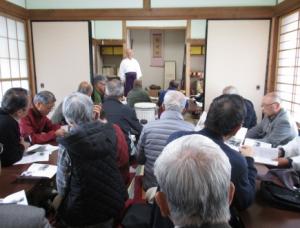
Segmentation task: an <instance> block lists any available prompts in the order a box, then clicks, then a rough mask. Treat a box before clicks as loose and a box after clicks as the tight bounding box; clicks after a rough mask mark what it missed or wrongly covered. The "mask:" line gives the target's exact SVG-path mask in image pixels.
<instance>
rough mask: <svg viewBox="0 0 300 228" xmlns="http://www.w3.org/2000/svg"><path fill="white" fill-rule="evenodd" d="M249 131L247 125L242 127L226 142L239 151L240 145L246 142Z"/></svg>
mask: <svg viewBox="0 0 300 228" xmlns="http://www.w3.org/2000/svg"><path fill="white" fill-rule="evenodd" d="M247 131H248V128H245V127H242V128H240V130H239V131H238V132H237V133H236V134H235V135H234V136H232V137H231V138H230V139H228V140H227V141H226V142H225V143H226V144H227V145H228V146H230V147H231V148H232V149H234V150H236V151H239V148H240V146H241V145H242V143H243V142H244V139H245V136H246V133H247Z"/></svg>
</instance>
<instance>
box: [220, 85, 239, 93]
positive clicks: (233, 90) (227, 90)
mask: <svg viewBox="0 0 300 228" xmlns="http://www.w3.org/2000/svg"><path fill="white" fill-rule="evenodd" d="M223 94H239V91H238V90H237V88H235V87H234V86H232V85H230V86H226V87H225V88H224V89H223Z"/></svg>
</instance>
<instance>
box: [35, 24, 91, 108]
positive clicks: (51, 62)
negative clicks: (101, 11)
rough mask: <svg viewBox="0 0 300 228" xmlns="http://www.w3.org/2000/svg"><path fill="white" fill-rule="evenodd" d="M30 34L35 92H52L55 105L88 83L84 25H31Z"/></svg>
mask: <svg viewBox="0 0 300 228" xmlns="http://www.w3.org/2000/svg"><path fill="white" fill-rule="evenodd" d="M32 34H33V50H34V60H35V64H34V66H35V72H36V83H37V90H38V92H39V91H42V90H49V91H51V92H53V93H54V95H55V96H56V98H57V104H58V103H60V102H61V101H62V100H63V98H64V97H65V96H67V95H68V94H70V93H71V92H73V91H75V90H76V89H77V88H78V85H79V83H80V82H81V81H90V56H89V31H88V22H33V23H32ZM42 83H43V84H44V88H42V87H41V84H42Z"/></svg>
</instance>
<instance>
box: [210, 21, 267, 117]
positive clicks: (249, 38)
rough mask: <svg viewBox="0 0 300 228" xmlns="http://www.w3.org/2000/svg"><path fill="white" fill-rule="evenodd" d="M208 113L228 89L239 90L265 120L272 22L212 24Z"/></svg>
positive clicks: (224, 22)
mask: <svg viewBox="0 0 300 228" xmlns="http://www.w3.org/2000/svg"><path fill="white" fill-rule="evenodd" d="M207 29H208V30H207V53H206V55H207V56H206V72H205V110H208V108H209V105H210V103H211V101H212V100H213V99H214V98H215V97H217V96H219V95H221V93H222V90H223V88H224V87H225V86H228V85H233V86H235V87H237V89H238V90H239V92H240V95H242V96H243V97H245V98H247V99H249V100H251V101H252V102H253V104H254V106H255V110H256V113H257V117H258V119H259V120H260V119H261V108H260V104H261V98H262V97H263V95H264V88H265V80H266V74H267V59H268V46H269V31H270V21H269V20H209V21H208V28H207Z"/></svg>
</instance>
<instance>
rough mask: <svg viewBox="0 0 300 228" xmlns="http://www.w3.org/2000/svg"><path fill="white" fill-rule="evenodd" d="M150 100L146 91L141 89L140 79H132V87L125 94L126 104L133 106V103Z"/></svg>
mask: <svg viewBox="0 0 300 228" xmlns="http://www.w3.org/2000/svg"><path fill="white" fill-rule="evenodd" d="M139 102H151V99H150V97H149V95H148V93H147V92H146V91H145V90H144V89H143V86H142V80H137V79H136V80H134V82H133V88H132V90H130V92H129V93H128V95H127V104H128V105H129V106H130V107H131V108H134V104H135V103H139Z"/></svg>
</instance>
